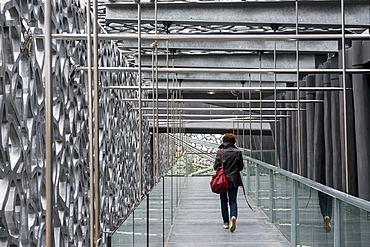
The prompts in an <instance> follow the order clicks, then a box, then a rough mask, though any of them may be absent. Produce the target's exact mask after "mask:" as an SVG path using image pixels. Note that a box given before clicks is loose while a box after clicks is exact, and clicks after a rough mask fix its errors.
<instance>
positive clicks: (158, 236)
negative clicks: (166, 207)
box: [149, 181, 164, 247]
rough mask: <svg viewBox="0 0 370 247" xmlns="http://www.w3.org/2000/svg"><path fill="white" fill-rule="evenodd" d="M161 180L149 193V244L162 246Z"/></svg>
mask: <svg viewBox="0 0 370 247" xmlns="http://www.w3.org/2000/svg"><path fill="white" fill-rule="evenodd" d="M162 190H163V182H162V181H160V182H159V183H158V184H157V185H156V186H155V188H154V189H153V190H152V191H151V192H150V195H149V246H158V247H159V246H163V243H164V242H163V220H162V219H163V198H162V193H163V191H162Z"/></svg>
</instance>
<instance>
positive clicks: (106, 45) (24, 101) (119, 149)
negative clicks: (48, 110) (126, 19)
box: [0, 0, 168, 246]
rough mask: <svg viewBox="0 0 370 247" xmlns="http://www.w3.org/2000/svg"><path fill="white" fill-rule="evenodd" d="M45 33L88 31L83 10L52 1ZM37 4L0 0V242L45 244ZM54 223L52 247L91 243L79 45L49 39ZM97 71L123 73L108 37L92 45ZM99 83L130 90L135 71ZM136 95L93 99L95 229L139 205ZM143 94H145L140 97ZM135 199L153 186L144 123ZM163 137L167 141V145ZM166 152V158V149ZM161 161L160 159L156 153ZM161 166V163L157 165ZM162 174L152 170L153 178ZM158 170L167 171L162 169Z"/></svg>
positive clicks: (104, 93) (73, 0)
mask: <svg viewBox="0 0 370 247" xmlns="http://www.w3.org/2000/svg"><path fill="white" fill-rule="evenodd" d="M52 10H53V13H52V29H53V30H52V33H55V34H57V33H59V34H60V33H71V34H84V33H86V32H87V31H86V6H85V5H84V4H83V3H82V2H80V1H78V0H60V1H59V0H58V1H52ZM44 25H45V19H44V5H43V1H30V0H17V1H10V0H9V1H1V13H0V34H1V36H0V39H1V42H0V54H1V56H0V80H1V81H0V112H1V114H0V119H1V129H0V135H1V141H2V142H1V144H2V145H0V186H1V191H0V245H1V246H44V243H45V227H46V225H45V208H46V198H45V190H46V184H45V139H46V136H45V99H44V96H45V92H44V85H45V78H44V76H45V75H44V70H43V66H44V63H45V58H44V46H45V44H44V40H43V39H40V38H39V39H36V38H32V34H43V33H44V31H43V27H44ZM52 42H53V44H52V55H53V57H52V65H53V66H52V83H53V130H54V137H53V140H54V145H53V149H54V156H53V164H54V171H53V187H54V193H53V196H54V201H55V205H54V206H53V220H54V224H53V225H54V234H55V236H54V238H55V240H54V241H55V246H88V244H89V214H90V213H89V204H90V201H89V188H90V187H89V165H90V163H89V160H88V153H89V151H88V150H89V137H88V128H89V126H88V118H89V112H88V84H87V72H83V71H78V70H76V69H75V68H76V66H86V65H87V42H86V40H72V41H71V40H65V39H60V40H53V41H52ZM99 66H120V67H125V66H128V65H127V61H126V60H125V58H124V56H123V55H122V54H121V53H120V52H119V51H118V49H117V48H116V46H115V45H114V44H113V43H112V42H110V41H100V42H99ZM99 82H100V85H103V86H104V85H137V76H136V75H135V74H132V73H118V72H117V73H108V72H100V73H99ZM134 97H137V93H136V92H135V91H118V92H117V91H116V92H112V91H110V90H101V91H100V93H99V107H100V109H99V112H100V113H99V114H100V117H99V152H100V153H99V159H100V171H99V173H100V176H99V177H100V181H99V190H100V205H99V207H100V224H101V226H100V227H101V230H102V231H104V232H106V231H107V232H109V231H112V230H114V229H115V228H116V227H117V226H118V225H119V224H120V223H121V222H122V220H123V219H124V218H125V217H127V215H128V214H129V213H130V211H131V209H133V208H135V207H136V205H137V204H138V203H139V202H140V200H141V198H139V195H140V193H139V191H138V190H139V187H140V186H139V177H140V176H139V174H138V157H137V155H138V150H137V149H138V121H137V119H138V113H137V110H133V109H132V108H134V107H135V104H137V103H135V102H134V103H133V102H123V101H119V100H118V99H123V98H134ZM144 97H145V95H144ZM143 140H144V142H143V162H142V174H143V175H142V176H141V177H142V194H144V195H145V194H146V193H147V192H148V191H149V190H150V189H151V188H152V187H153V185H154V180H153V179H152V178H153V173H152V169H151V146H150V145H151V141H150V140H151V137H150V135H149V131H148V124H147V122H146V121H145V120H144V121H143ZM164 141H165V140H164ZM167 154H168V153H167ZM161 157H162V158H163V156H161ZM161 169H163V170H166V167H163V168H161ZM157 174H159V173H157ZM161 174H164V171H162V173H161Z"/></svg>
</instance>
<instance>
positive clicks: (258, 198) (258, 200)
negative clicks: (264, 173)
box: [256, 164, 260, 206]
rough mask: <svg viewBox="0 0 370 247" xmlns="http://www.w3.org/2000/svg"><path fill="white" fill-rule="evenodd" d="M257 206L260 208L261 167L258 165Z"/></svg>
mask: <svg viewBox="0 0 370 247" xmlns="http://www.w3.org/2000/svg"><path fill="white" fill-rule="evenodd" d="M256 204H257V206H260V165H259V164H256Z"/></svg>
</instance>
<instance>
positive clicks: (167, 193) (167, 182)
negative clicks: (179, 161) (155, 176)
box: [163, 176, 173, 237]
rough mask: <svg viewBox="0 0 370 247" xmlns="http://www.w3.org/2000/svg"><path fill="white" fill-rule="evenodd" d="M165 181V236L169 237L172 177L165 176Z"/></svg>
mask: <svg viewBox="0 0 370 247" xmlns="http://www.w3.org/2000/svg"><path fill="white" fill-rule="evenodd" d="M163 180H164V195H163V198H164V236H166V237H167V234H168V233H169V230H170V224H171V219H172V210H173V209H172V187H171V184H172V177H171V176H165V177H164V178H163Z"/></svg>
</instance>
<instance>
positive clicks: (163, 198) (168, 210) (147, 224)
mask: <svg viewBox="0 0 370 247" xmlns="http://www.w3.org/2000/svg"><path fill="white" fill-rule="evenodd" d="M186 167H187V163H186V156H183V157H181V158H179V159H178V160H177V161H176V164H175V165H174V166H173V167H172V169H171V170H170V171H169V172H168V173H167V174H166V175H165V176H164V177H162V178H161V180H160V181H159V182H158V183H157V184H156V186H155V187H154V188H153V190H152V191H151V192H150V193H149V194H148V195H147V196H146V197H145V198H144V199H143V200H142V201H141V203H140V204H139V205H138V206H137V208H136V209H135V210H133V212H132V213H131V214H130V215H129V217H128V218H127V219H126V220H125V221H124V222H123V223H122V225H121V226H120V227H119V228H118V229H117V230H116V231H115V232H114V234H113V235H111V236H110V239H109V241H108V242H109V244H108V246H111V247H125V246H127V247H128V246H130V247H131V246H154V247H155V246H164V245H165V243H166V241H167V238H168V236H169V233H170V228H171V225H172V223H173V218H174V215H175V211H176V208H177V206H178V203H179V199H180V194H181V191H182V188H183V185H184V182H185V179H186Z"/></svg>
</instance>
